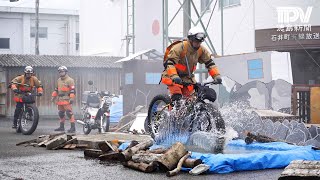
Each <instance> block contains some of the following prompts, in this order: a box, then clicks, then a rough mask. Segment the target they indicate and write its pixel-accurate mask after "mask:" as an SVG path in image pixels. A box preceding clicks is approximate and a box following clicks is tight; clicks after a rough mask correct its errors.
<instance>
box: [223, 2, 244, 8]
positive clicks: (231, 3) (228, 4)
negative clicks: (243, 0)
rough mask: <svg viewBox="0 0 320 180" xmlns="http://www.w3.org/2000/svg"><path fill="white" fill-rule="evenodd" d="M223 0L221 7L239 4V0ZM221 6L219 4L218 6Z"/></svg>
mask: <svg viewBox="0 0 320 180" xmlns="http://www.w3.org/2000/svg"><path fill="white" fill-rule="evenodd" d="M222 1H223V7H224V8H225V7H230V6H237V5H240V0H222ZM219 3H221V1H219ZM219 7H220V8H221V4H220V6H219Z"/></svg>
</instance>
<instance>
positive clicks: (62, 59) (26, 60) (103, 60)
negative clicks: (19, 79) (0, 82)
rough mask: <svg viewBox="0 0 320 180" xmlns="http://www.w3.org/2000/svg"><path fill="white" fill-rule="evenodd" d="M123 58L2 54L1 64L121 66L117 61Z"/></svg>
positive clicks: (16, 65) (88, 66)
mask: <svg viewBox="0 0 320 180" xmlns="http://www.w3.org/2000/svg"><path fill="white" fill-rule="evenodd" d="M121 58H122V57H114V56H63V55H25V54H0V66H3V67H21V66H34V67H59V66H67V67H87V68H121V64H119V63H115V62H116V61H117V60H119V59H121Z"/></svg>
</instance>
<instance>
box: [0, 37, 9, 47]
mask: <svg viewBox="0 0 320 180" xmlns="http://www.w3.org/2000/svg"><path fill="white" fill-rule="evenodd" d="M0 49H10V38H0Z"/></svg>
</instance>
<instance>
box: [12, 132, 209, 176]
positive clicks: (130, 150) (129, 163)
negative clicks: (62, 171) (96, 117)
mask: <svg viewBox="0 0 320 180" xmlns="http://www.w3.org/2000/svg"><path fill="white" fill-rule="evenodd" d="M79 142H82V141H78V140H77V138H76V136H74V135H69V134H65V133H58V134H52V135H41V136H39V137H38V138H36V139H32V140H29V141H24V142H20V143H17V144H16V145H17V146H21V145H24V146H34V147H45V148H46V149H47V150H58V149H69V150H72V149H81V150H84V157H85V158H86V159H87V158H93V159H99V160H100V161H111V162H119V163H121V164H123V166H125V167H128V168H131V169H134V170H138V171H142V172H145V173H151V172H155V171H161V172H166V175H167V176H168V177H170V176H174V175H176V174H178V173H179V172H180V170H181V169H182V167H185V168H189V169H191V170H190V171H189V173H190V174H192V175H198V174H201V173H203V172H206V171H207V170H208V169H209V168H210V166H208V165H205V164H202V160H200V159H191V158H190V155H191V152H188V151H187V150H186V147H185V146H184V145H183V144H182V143H180V142H176V143H175V144H173V145H172V146H171V147H169V148H157V149H152V150H151V149H150V147H151V146H152V145H153V143H154V141H153V140H152V139H149V140H143V141H140V142H138V141H135V140H133V141H131V143H130V144H129V146H128V147H127V148H126V149H124V150H121V149H120V148H119V146H120V145H121V144H122V143H123V141H119V140H112V141H100V142H98V143H96V144H95V145H92V144H90V143H88V144H83V143H82V144H79Z"/></svg>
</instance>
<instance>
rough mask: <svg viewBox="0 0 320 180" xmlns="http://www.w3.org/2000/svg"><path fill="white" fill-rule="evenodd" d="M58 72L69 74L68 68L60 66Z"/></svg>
mask: <svg viewBox="0 0 320 180" xmlns="http://www.w3.org/2000/svg"><path fill="white" fill-rule="evenodd" d="M58 71H59V72H60V71H65V72H68V68H67V67H66V66H60V67H59V68H58Z"/></svg>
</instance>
